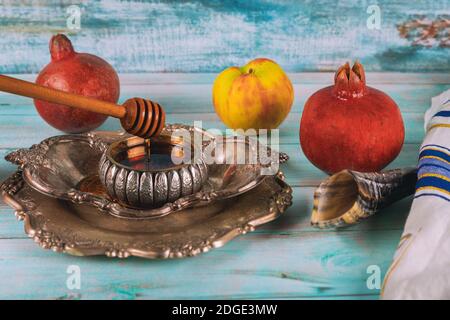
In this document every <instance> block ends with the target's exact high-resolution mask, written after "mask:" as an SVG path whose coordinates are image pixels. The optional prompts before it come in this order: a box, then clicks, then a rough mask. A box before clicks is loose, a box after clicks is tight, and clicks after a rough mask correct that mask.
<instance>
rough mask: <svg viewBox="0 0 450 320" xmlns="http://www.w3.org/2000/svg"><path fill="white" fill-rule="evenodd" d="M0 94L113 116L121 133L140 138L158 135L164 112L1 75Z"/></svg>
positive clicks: (145, 103) (146, 103) (147, 103)
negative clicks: (119, 125) (14, 95)
mask: <svg viewBox="0 0 450 320" xmlns="http://www.w3.org/2000/svg"><path fill="white" fill-rule="evenodd" d="M0 91H4V92H9V93H12V94H17V95H20V96H25V97H30V98H33V99H39V100H44V101H47V102H52V103H58V104H62V105H66V106H69V107H73V108H80V109H84V110H88V111H92V112H96V113H101V114H105V115H108V116H112V117H115V118H118V119H120V123H121V125H122V127H123V129H124V130H125V131H127V132H128V133H130V134H132V135H135V136H138V137H141V138H151V137H153V136H157V135H159V134H160V133H161V130H162V129H163V127H164V125H165V118H166V113H165V112H164V109H163V108H162V107H161V106H160V105H159V104H158V103H156V102H153V101H151V100H145V99H141V98H131V99H128V100H127V101H125V103H123V104H122V105H117V104H115V103H111V102H106V101H102V100H97V99H93V98H88V97H85V96H81V95H77V94H73V93H68V92H65V91H61V90H56V89H51V88H47V87H44V86H40V85H37V84H35V83H32V82H28V81H24V80H19V79H15V78H12V77H8V76H5V75H0Z"/></svg>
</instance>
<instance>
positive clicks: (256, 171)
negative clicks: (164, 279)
mask: <svg viewBox="0 0 450 320" xmlns="http://www.w3.org/2000/svg"><path fill="white" fill-rule="evenodd" d="M180 128H181V129H186V130H188V131H189V133H190V135H191V139H194V138H195V137H194V134H196V133H200V134H203V135H205V136H206V137H208V140H207V141H206V142H202V150H206V148H208V147H210V146H211V144H214V145H215V146H218V145H219V146H229V145H231V146H232V147H233V148H235V149H245V152H246V154H247V156H248V157H253V156H255V154H256V153H257V152H258V150H259V149H258V148H256V147H255V145H254V144H252V143H250V142H249V139H247V138H239V137H229V138H224V139H221V140H220V141H217V140H218V139H217V136H213V135H211V134H209V133H207V132H205V131H203V130H201V129H198V128H195V127H191V126H184V125H179V124H174V125H167V126H166V128H165V129H164V130H163V132H162V134H167V135H170V134H171V133H173V132H174V131H175V130H178V129H180ZM126 136H127V134H125V133H123V132H100V131H99V132H91V133H88V134H83V135H62V136H56V137H51V138H48V139H46V140H44V141H42V142H41V143H39V144H37V145H33V146H32V147H31V148H29V149H19V150H17V151H14V152H12V153H10V154H8V155H7V156H6V160H8V161H10V162H13V163H15V164H17V165H19V166H20V168H21V169H22V170H23V178H24V180H25V181H26V182H27V183H28V184H29V185H30V186H31V187H33V188H34V189H36V190H37V191H39V192H41V193H44V194H46V195H49V196H52V197H55V198H58V199H64V200H68V201H71V202H73V203H78V204H88V205H91V206H93V207H95V208H97V209H100V210H101V211H102V212H107V213H109V214H111V215H113V216H116V217H122V218H128V219H148V218H156V217H162V216H165V215H168V214H169V213H173V212H176V211H180V210H183V209H186V208H189V207H192V206H201V205H207V204H211V203H213V202H216V201H220V200H224V199H228V198H231V197H236V196H238V195H240V194H243V193H245V192H248V191H249V190H251V189H253V188H255V187H256V186H258V185H259V184H260V183H261V182H262V181H263V180H264V179H265V178H267V177H268V176H267V175H264V174H262V169H263V168H264V166H263V165H261V164H260V163H259V162H256V163H254V164H235V163H233V159H229V157H228V156H227V155H226V154H225V152H224V154H223V155H222V154H218V157H217V159H218V160H219V161H218V163H215V164H211V165H209V166H208V172H209V177H208V180H207V182H206V183H205V184H204V186H203V188H202V190H200V191H199V192H197V193H195V194H192V195H189V196H184V197H182V198H180V199H178V200H176V201H174V202H171V203H167V204H165V205H163V206H162V207H159V208H155V209H145V210H144V209H135V208H130V207H126V206H123V205H121V204H119V203H118V202H116V201H114V200H112V199H111V198H109V196H108V195H107V194H106V192H105V190H104V188H103V187H102V186H101V184H100V183H99V181H100V180H99V178H98V166H99V161H100V158H101V156H102V154H103V153H104V152H105V150H106V149H107V148H108V145H109V144H110V143H112V142H114V141H117V140H118V139H123V138H124V137H126ZM258 146H259V145H258ZM216 149H217V150H225V148H220V147H219V148H216ZM269 152H270V153H271V152H273V153H274V154H276V156H277V158H278V157H279V158H280V159H281V162H283V161H285V160H286V159H285V158H283V157H286V156H285V155H279V154H278V153H276V152H275V151H271V150H270V149H269ZM256 156H257V157H259V155H257V154H256ZM275 173H276V172H275Z"/></svg>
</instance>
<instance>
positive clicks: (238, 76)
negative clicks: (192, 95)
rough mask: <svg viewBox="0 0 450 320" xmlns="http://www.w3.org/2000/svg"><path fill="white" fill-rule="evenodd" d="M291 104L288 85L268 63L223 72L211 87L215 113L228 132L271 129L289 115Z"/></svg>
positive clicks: (273, 64) (261, 60)
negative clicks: (229, 129) (229, 130)
mask: <svg viewBox="0 0 450 320" xmlns="http://www.w3.org/2000/svg"><path fill="white" fill-rule="evenodd" d="M293 101H294V89H293V87H292V83H291V81H290V80H289V78H288V76H287V75H286V74H285V73H284V71H283V69H281V67H280V66H279V65H278V64H277V63H276V62H274V61H272V60H270V59H265V58H258V59H255V60H253V61H251V62H249V63H248V64H247V65H245V66H243V67H230V68H228V69H225V70H224V71H222V72H221V73H220V74H219V75H218V76H217V78H216V80H215V81H214V85H213V104H214V108H215V110H216V113H217V114H218V115H219V117H220V119H221V120H222V121H223V122H224V123H225V124H226V125H227V126H228V127H229V128H232V129H244V130H247V129H250V128H254V129H275V128H277V127H278V126H279V125H280V124H281V123H282V122H283V120H284V119H285V118H286V116H287V115H288V114H289V111H290V110H291V106H292V103H293Z"/></svg>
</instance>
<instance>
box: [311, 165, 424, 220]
mask: <svg viewBox="0 0 450 320" xmlns="http://www.w3.org/2000/svg"><path fill="white" fill-rule="evenodd" d="M416 181H417V169H416V168H405V169H394V170H389V171H384V172H370V173H363V172H357V171H350V170H343V171H340V172H338V173H336V174H334V175H332V176H331V177H329V178H327V179H326V180H324V181H323V182H322V183H321V184H320V185H319V187H318V188H317V189H316V191H315V193H314V208H313V212H312V216H311V224H312V225H313V226H315V227H318V228H330V227H342V226H347V225H351V224H355V223H357V222H358V221H360V220H361V219H364V218H367V217H369V216H371V215H373V214H374V213H376V212H377V211H379V210H380V209H382V208H384V207H386V206H388V205H389V204H391V203H393V202H395V201H398V200H400V199H402V198H404V197H407V196H409V195H411V194H413V193H414V191H415V184H416Z"/></svg>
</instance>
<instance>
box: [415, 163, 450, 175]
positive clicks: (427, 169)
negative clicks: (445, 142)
mask: <svg viewBox="0 0 450 320" xmlns="http://www.w3.org/2000/svg"><path fill="white" fill-rule="evenodd" d="M425 173H437V174H440V175H443V176H447V177H450V166H447V167H445V166H441V165H436V164H431V163H424V164H420V166H419V168H418V172H417V175H418V176H421V175H423V174H425Z"/></svg>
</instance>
